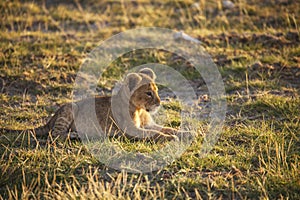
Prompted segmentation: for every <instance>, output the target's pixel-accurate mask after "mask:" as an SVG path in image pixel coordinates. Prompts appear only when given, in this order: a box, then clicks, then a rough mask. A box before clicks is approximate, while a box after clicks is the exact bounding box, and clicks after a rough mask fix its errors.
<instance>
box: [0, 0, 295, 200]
mask: <svg viewBox="0 0 300 200" xmlns="http://www.w3.org/2000/svg"><path fill="white" fill-rule="evenodd" d="M233 2H234V3H235V8H233V9H225V8H223V6H222V1H221V0H208V1H204V0H200V1H197V4H195V3H194V2H193V1H190V0H186V1H164V2H160V1H154V2H152V1H149V0H141V1H119V2H116V1H106V0H105V1H93V0H90V1H87V2H86V1H80V0H74V1H68V2H67V3H60V1H56V0H55V1H48V0H45V1H42V2H32V1H18V0H16V1H1V2H0V11H1V12H0V15H1V19H2V21H1V23H0V41H1V42H0V49H1V52H0V55H1V56H0V64H1V67H0V102H1V106H0V124H1V127H2V128H4V127H5V128H11V129H27V128H32V127H34V126H37V125H40V124H43V123H44V121H45V118H47V117H48V116H50V115H51V113H53V111H54V110H55V109H56V108H57V107H58V106H59V105H60V104H62V103H65V102H68V101H70V100H71V99H70V98H71V92H72V89H73V82H74V79H75V76H76V72H77V70H78V69H79V67H80V65H81V62H82V60H83V59H84V58H85V56H86V55H87V54H88V53H89V52H90V51H91V50H92V49H93V48H94V47H96V46H97V44H99V41H103V40H105V39H107V38H109V37H111V36H112V35H114V34H116V33H119V32H121V31H124V30H127V29H131V28H136V27H143V26H157V27H165V28H170V29H173V30H184V31H185V32H186V33H188V34H189V35H192V36H193V37H195V38H198V39H199V40H201V41H202V42H203V46H204V48H205V49H206V50H207V52H208V53H210V54H211V55H212V57H213V59H214V61H215V63H216V64H217V65H218V68H219V70H220V72H221V74H222V76H223V80H224V83H225V87H226V92H227V100H228V113H227V117H226V121H225V125H224V128H223V131H222V133H221V135H220V138H219V140H218V142H217V143H216V145H215V146H214V148H213V149H212V151H211V152H210V153H209V154H208V155H207V156H205V157H201V145H202V142H203V138H202V136H201V135H200V136H199V137H197V139H196V140H195V141H194V142H193V143H192V145H191V146H190V147H189V148H188V149H187V150H186V151H185V153H184V154H183V155H182V156H181V157H180V158H179V159H176V160H175V161H174V162H173V163H171V164H170V165H168V166H166V167H165V168H164V169H161V170H159V171H155V172H152V173H147V174H130V173H126V172H124V171H121V172H120V171H116V170H113V169H110V168H108V167H106V166H105V165H103V164H102V163H101V162H100V161H98V160H97V159H96V158H95V157H93V156H92V155H91V154H90V153H89V152H88V151H87V149H86V148H85V147H84V146H83V145H82V144H81V143H77V142H69V141H67V142H65V143H59V144H56V145H54V144H52V143H50V142H49V141H36V140H34V139H32V138H31V139H30V137H29V136H28V135H27V134H26V133H24V134H21V135H18V136H16V135H14V134H7V133H5V132H3V131H2V132H1V133H0V156H1V160H0V199H40V198H41V199H156V198H157V199H219V198H220V199H299V198H300V196H299V194H300V189H299V188H300V176H299V171H300V166H299V158H300V148H299V147H300V141H299V138H300V118H299V116H300V111H299V105H300V101H299V92H300V65H299V61H300V48H299V46H300V45H299V44H300V29H299V20H300V18H299V14H298V13H300V4H299V2H298V1H293V0H278V1H274V2H273V1H265V0H262V1H259V0H249V1H244V0H233ZM172 58H174V57H172V55H170V54H168V53H166V52H160V51H154V50H153V51H152V50H145V51H142V52H138V51H136V52H131V53H129V54H127V55H124V56H123V57H121V58H120V59H118V60H117V61H115V62H114V63H112V64H111V71H109V72H108V73H107V74H106V75H105V77H104V78H103V80H101V82H100V83H99V93H102V94H108V93H110V92H111V87H112V86H113V84H114V83H115V81H116V80H118V79H119V78H120V74H122V72H123V70H124V69H128V68H130V67H131V66H136V65H140V64H143V63H148V62H160V63H162V64H166V63H167V64H168V65H170V66H172V67H174V68H176V69H178V70H179V71H181V72H183V73H184V75H185V76H186V77H187V78H189V79H191V81H192V82H193V84H195V85H196V86H199V85H200V86H201V87H199V91H198V92H199V95H200V97H201V98H202V99H203V98H205V97H206V94H208V93H207V89H205V85H204V83H203V80H202V79H200V78H199V75H197V74H195V73H194V71H193V70H192V68H191V67H190V66H189V65H188V63H186V62H184V61H182V60H180V59H179V60H176V61H174V60H172ZM177 107H178V106H177V105H176V104H175V105H173V104H172V102H170V103H169V105H168V104H166V105H165V108H166V109H171V110H173V111H176V109H178V108H177ZM173 111H170V113H172V112H173ZM175 116H176V115H175ZM168 120H169V121H168ZM167 123H169V124H173V125H178V119H177V118H176V117H174V116H173V118H172V116H170V118H168V119H167ZM200 123H201V126H203V129H204V130H205V128H206V127H205V122H200ZM123 145H124V148H126V149H131V150H140V151H149V149H150V146H151V145H152V144H143V143H141V142H138V143H134V142H128V143H124V144H123ZM151 148H159V147H157V146H154V147H151Z"/></svg>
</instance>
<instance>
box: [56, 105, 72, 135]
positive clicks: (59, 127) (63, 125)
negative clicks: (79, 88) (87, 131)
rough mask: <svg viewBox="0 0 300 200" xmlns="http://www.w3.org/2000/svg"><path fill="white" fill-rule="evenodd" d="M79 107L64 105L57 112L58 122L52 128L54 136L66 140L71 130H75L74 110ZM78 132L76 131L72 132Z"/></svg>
mask: <svg viewBox="0 0 300 200" xmlns="http://www.w3.org/2000/svg"><path fill="white" fill-rule="evenodd" d="M76 107H77V106H76V105H75V104H74V103H70V104H66V105H63V106H62V107H61V108H60V110H59V112H57V113H56V114H57V116H56V120H55V122H54V125H53V128H52V136H53V137H54V138H55V137H58V136H59V137H60V138H66V137H67V136H68V132H69V130H70V129H72V128H73V129H74V127H73V124H74V115H73V109H74V108H76ZM72 131H76V130H72Z"/></svg>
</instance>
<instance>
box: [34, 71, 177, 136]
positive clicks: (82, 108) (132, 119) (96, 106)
mask: <svg viewBox="0 0 300 200" xmlns="http://www.w3.org/2000/svg"><path fill="white" fill-rule="evenodd" d="M155 78H156V76H155V74H154V72H153V71H152V70H151V69H149V68H143V69H141V70H140V71H139V72H138V73H130V74H128V75H127V76H126V77H125V80H124V82H123V83H122V85H121V87H120V89H119V91H118V92H117V94H115V95H113V96H103V97H100V96H96V97H95V98H88V99H84V100H81V101H78V102H74V103H67V104H65V105H63V106H61V107H60V108H59V110H57V111H56V113H55V114H54V116H53V117H52V118H51V119H50V120H49V121H48V123H47V124H46V125H44V126H42V127H39V128H36V129H34V130H33V131H34V132H35V133H36V135H37V136H43V135H44V136H45V135H48V133H49V132H50V131H51V134H52V136H53V137H58V136H59V137H62V138H66V137H67V136H68V133H70V132H78V131H79V133H81V132H82V131H84V132H89V130H90V128H91V127H92V126H93V124H96V123H98V125H100V126H99V127H100V129H101V130H99V129H97V130H98V132H101V133H99V134H105V135H106V136H119V135H124V136H125V137H127V138H131V139H142V140H154V141H157V140H166V141H169V140H174V139H177V137H176V136H175V135H174V134H175V133H176V130H175V129H173V128H168V127H162V126H159V125H157V124H155V122H154V121H153V119H152V117H151V115H150V113H151V112H154V111H156V110H157V109H158V107H159V106H160V98H159V96H158V92H157V91H158V89H157V86H156V84H155V82H154V81H155ZM91 113H95V116H96V117H95V118H96V120H94V121H93V119H91V116H93V115H92V114H91ZM85 134H86V135H89V133H85ZM93 134H94V133H93Z"/></svg>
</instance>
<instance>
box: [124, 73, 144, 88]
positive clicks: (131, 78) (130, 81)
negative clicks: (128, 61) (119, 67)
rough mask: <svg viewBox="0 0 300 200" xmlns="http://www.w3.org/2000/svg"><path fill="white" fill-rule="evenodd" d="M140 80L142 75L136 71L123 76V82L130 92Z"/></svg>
mask: <svg viewBox="0 0 300 200" xmlns="http://www.w3.org/2000/svg"><path fill="white" fill-rule="evenodd" d="M141 80H142V77H141V76H140V75H138V74H137V73H129V74H127V76H126V78H125V84H126V85H127V86H128V88H129V91H130V92H132V91H133V89H134V88H135V86H137V85H138V84H139V83H140V82H141Z"/></svg>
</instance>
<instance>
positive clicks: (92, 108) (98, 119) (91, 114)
mask: <svg viewBox="0 0 300 200" xmlns="http://www.w3.org/2000/svg"><path fill="white" fill-rule="evenodd" d="M76 104H77V109H78V110H77V112H76V114H75V126H76V129H77V130H78V131H82V132H86V131H89V130H90V131H92V132H93V130H95V128H97V126H98V123H99V125H100V126H101V129H102V131H103V130H105V129H106V128H107V125H108V124H109V123H110V121H111V117H110V116H111V114H110V113H111V97H110V96H103V97H102V96H96V97H95V98H88V99H84V100H81V101H79V102H77V103H76Z"/></svg>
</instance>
